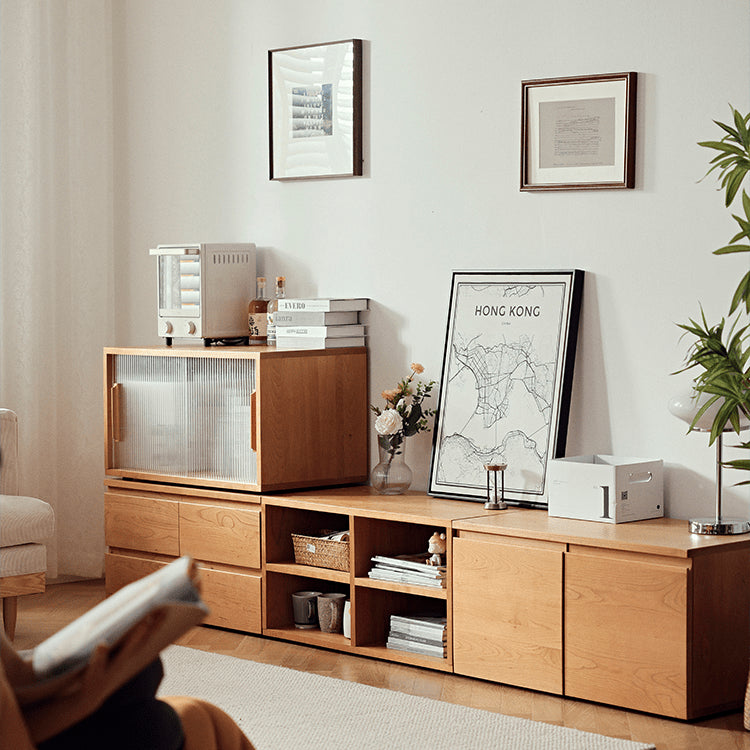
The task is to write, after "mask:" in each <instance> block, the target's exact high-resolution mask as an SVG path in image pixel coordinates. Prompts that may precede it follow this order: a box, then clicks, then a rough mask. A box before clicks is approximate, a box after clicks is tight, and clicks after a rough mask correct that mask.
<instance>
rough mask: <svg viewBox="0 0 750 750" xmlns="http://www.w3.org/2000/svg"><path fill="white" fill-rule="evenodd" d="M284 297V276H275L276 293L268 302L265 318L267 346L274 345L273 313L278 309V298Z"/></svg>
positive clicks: (274, 324)
mask: <svg viewBox="0 0 750 750" xmlns="http://www.w3.org/2000/svg"><path fill="white" fill-rule="evenodd" d="M284 297H286V277H284V276H277V277H276V295H275V297H274V298H273V299H271V300H269V302H268V311H267V318H268V324H267V328H266V333H267V336H268V339H267V342H268V346H276V321H275V313H276V311H277V310H278V309H279V300H280V299H284Z"/></svg>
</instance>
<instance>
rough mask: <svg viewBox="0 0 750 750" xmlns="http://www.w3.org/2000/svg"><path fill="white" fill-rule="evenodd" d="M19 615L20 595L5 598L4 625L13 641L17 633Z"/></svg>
mask: <svg viewBox="0 0 750 750" xmlns="http://www.w3.org/2000/svg"><path fill="white" fill-rule="evenodd" d="M17 615H18V597H17V596H6V597H4V598H3V627H4V629H5V634H6V635H7V636H8V638H9V639H10V640H11V641H12V640H13V638H15V635H16V616H17Z"/></svg>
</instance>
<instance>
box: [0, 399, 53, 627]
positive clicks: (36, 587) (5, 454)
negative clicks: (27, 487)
mask: <svg viewBox="0 0 750 750" xmlns="http://www.w3.org/2000/svg"><path fill="white" fill-rule="evenodd" d="M17 492H18V418H17V416H16V414H15V413H14V412H12V411H10V410H9V409H0V599H2V601H3V626H4V628H5V632H6V634H7V635H8V638H10V639H11V640H12V639H13V637H14V636H15V632H16V616H17V611H18V597H19V596H22V595H23V594H37V593H40V592H42V591H44V587H45V585H46V574H47V548H46V546H45V541H46V540H48V539H49V538H50V537H52V536H53V534H54V533H55V514H54V512H53V510H52V507H51V506H50V505H49V504H48V503H45V502H43V501H42V500H38V499H37V498H35V497H23V496H20V495H18V494H17Z"/></svg>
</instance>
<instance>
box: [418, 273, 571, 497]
mask: <svg viewBox="0 0 750 750" xmlns="http://www.w3.org/2000/svg"><path fill="white" fill-rule="evenodd" d="M583 277H584V273H583V271H579V270H560V271H556V270H553V271H454V272H453V278H452V283H451V293H450V305H449V308H448V326H447V330H446V337H445V349H444V352H443V365H442V372H441V377H440V395H439V399H438V407H437V415H436V417H435V429H434V434H433V446H432V459H431V462H430V480H429V490H428V494H430V495H433V496H435V497H446V498H452V499H458V500H475V501H485V500H487V471H486V469H485V466H487V465H493V464H494V465H498V464H505V465H506V466H507V469H506V470H505V476H504V485H505V499H506V501H507V502H508V503H510V504H516V505H526V506H530V507H546V505H547V500H546V495H547V489H548V488H547V484H546V477H547V464H548V461H549V460H550V459H551V458H556V457H559V456H563V455H564V453H565V442H566V438H567V430H568V416H569V413H570V397H571V389H572V383H573V366H574V363H575V349H576V341H577V336H578V320H579V316H580V308H581V296H582V293H583Z"/></svg>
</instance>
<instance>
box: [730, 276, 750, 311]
mask: <svg viewBox="0 0 750 750" xmlns="http://www.w3.org/2000/svg"><path fill="white" fill-rule="evenodd" d="M743 302H744V304H745V309H746V311H747V313H748V315H750V271H748V272H747V273H746V274H745V275H744V276H743V277H742V280H741V281H740V283H739V284H738V286H737V290H736V291H735V293H734V296H733V297H732V304H731V306H730V308H729V314H730V315H732V314H733V313H734V311H735V310H736V309H737V308H738V307H740V306H741V305H742V304H743Z"/></svg>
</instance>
